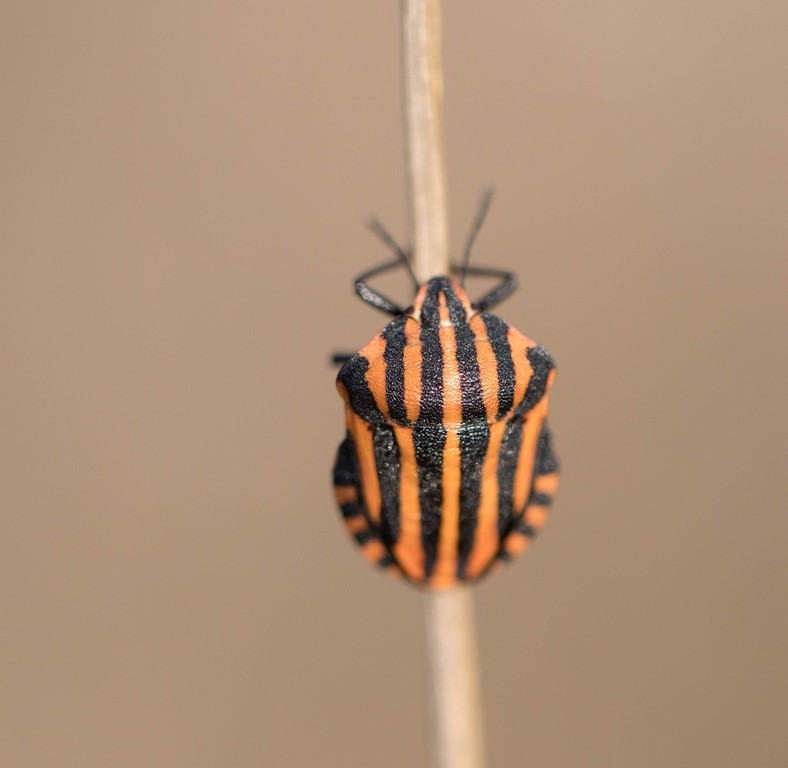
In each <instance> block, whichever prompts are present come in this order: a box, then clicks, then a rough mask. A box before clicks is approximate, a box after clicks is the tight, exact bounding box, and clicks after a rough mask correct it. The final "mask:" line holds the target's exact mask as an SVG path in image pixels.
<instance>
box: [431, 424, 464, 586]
mask: <svg viewBox="0 0 788 768" xmlns="http://www.w3.org/2000/svg"><path fill="white" fill-rule="evenodd" d="M441 488H442V491H443V503H442V504H441V523H440V535H439V537H438V552H437V556H436V558H435V567H434V569H433V571H432V576H431V577H430V586H433V587H448V586H450V585H452V584H454V582H455V581H456V580H457V541H458V539H459V536H460V436H459V434H458V433H457V432H456V430H449V431H447V432H446V445H445V447H444V449H443V478H442V482H441Z"/></svg>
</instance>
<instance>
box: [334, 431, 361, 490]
mask: <svg viewBox="0 0 788 768" xmlns="http://www.w3.org/2000/svg"><path fill="white" fill-rule="evenodd" d="M334 485H335V486H336V487H338V488H349V487H353V486H354V485H356V486H357V485H358V462H357V459H356V450H355V447H354V445H353V438H352V437H350V435H349V434H348V435H347V437H345V439H344V440H343V441H342V442H341V443H340V444H339V449H338V450H337V458H336V461H335V462H334Z"/></svg>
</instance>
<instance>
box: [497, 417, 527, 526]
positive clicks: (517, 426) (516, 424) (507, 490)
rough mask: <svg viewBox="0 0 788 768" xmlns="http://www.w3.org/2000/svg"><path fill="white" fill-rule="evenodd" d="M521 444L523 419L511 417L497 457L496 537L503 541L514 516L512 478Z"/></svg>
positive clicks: (515, 470)
mask: <svg viewBox="0 0 788 768" xmlns="http://www.w3.org/2000/svg"><path fill="white" fill-rule="evenodd" d="M522 442H523V418H522V417H521V416H513V417H512V418H511V419H509V421H508V423H507V424H506V428H505V429H504V432H503V438H502V439H501V450H500V454H499V457H498V535H499V536H500V537H501V539H503V537H504V535H505V534H506V532H507V531H508V529H509V524H510V523H511V521H512V518H513V516H514V510H513V505H514V476H515V473H516V472H517V461H518V459H519V458H520V447H521V446H522Z"/></svg>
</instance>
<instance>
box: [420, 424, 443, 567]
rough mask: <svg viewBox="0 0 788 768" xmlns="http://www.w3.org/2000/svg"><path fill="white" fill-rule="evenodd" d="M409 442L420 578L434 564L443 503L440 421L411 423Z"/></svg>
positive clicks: (441, 428) (441, 426)
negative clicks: (412, 453)
mask: <svg viewBox="0 0 788 768" xmlns="http://www.w3.org/2000/svg"><path fill="white" fill-rule="evenodd" d="M413 445H414V447H415V451H416V465H417V467H418V473H419V504H420V507H421V545H422V547H423V548H424V579H425V581H426V580H427V579H429V577H430V576H431V575H432V571H433V568H434V567H435V559H436V557H437V552H438V535H439V533H440V522H441V505H442V503H443V488H442V486H441V482H442V480H443V449H444V447H445V445H446V430H445V429H444V427H443V425H442V424H421V423H418V424H416V425H415V426H414V427H413Z"/></svg>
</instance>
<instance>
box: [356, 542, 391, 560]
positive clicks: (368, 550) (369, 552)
mask: <svg viewBox="0 0 788 768" xmlns="http://www.w3.org/2000/svg"><path fill="white" fill-rule="evenodd" d="M361 553H362V554H363V555H364V557H366V558H367V560H369V561H370V562H371V563H373V564H375V565H377V564H378V560H380V558H381V557H383V555H385V554H386V548H385V547H384V546H383V544H382V543H381V542H380V541H378V540H377V539H373V540H372V541H368V542H367V543H366V544H364V546H363V547H361Z"/></svg>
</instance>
